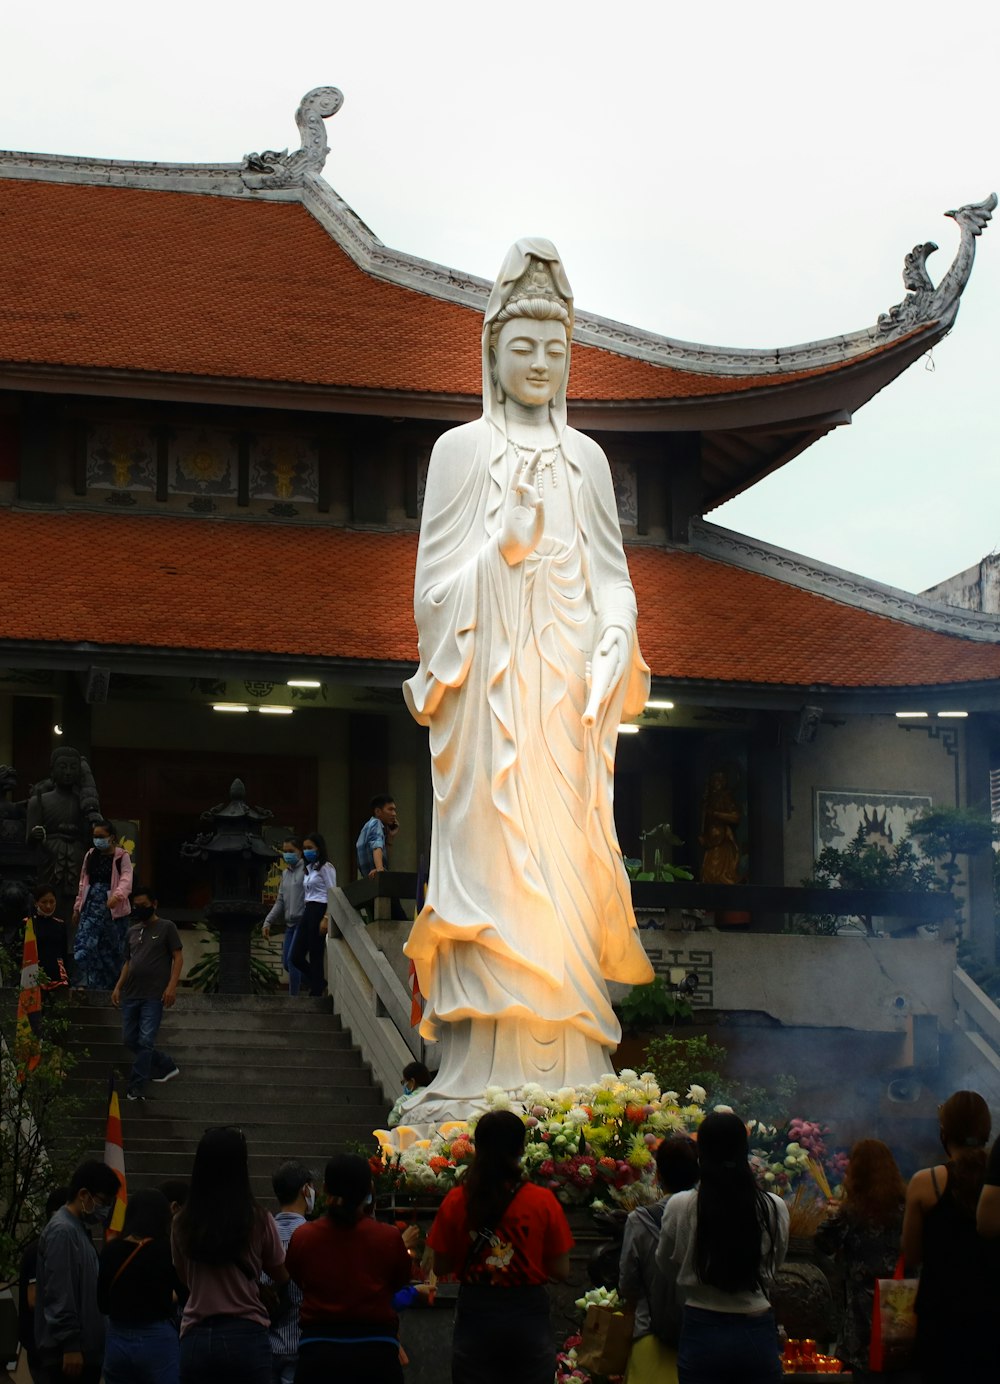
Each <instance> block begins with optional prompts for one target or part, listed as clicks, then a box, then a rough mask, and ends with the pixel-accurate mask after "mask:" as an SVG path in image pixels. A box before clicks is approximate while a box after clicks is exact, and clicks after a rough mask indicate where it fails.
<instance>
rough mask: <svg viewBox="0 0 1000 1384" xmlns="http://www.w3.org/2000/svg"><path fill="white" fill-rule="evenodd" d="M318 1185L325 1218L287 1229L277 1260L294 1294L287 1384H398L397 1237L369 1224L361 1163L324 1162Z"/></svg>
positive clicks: (403, 1256) (404, 1266)
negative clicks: (293, 1355) (294, 1336)
mask: <svg viewBox="0 0 1000 1384" xmlns="http://www.w3.org/2000/svg"><path fill="white" fill-rule="evenodd" d="M323 1186H324V1189H325V1191H326V1195H327V1209H326V1215H325V1216H319V1217H317V1219H316V1220H314V1221H311V1222H310V1223H309V1224H308V1225H304V1226H300V1227H299V1228H298V1229H297V1230H296V1231H295V1233H294V1235H293V1236H292V1238H291V1240H290V1241H289V1243H288V1253H287V1255H286V1257H285V1263H286V1266H287V1268H288V1274H289V1277H290V1278H291V1280H292V1282H293V1283H297V1284H298V1285H299V1287H300V1289H301V1290H302V1307H301V1311H300V1313H299V1321H300V1325H301V1330H302V1334H301V1336H300V1338H299V1364H298V1371H297V1373H296V1375H295V1384H327V1381H328V1380H331V1379H335V1380H336V1381H337V1384H403V1370H402V1367H401V1365H400V1360H399V1341H398V1339H397V1333H398V1330H399V1316H398V1314H397V1312H396V1308H395V1306H394V1304H393V1294H394V1293H397V1292H398V1291H399V1290H400V1289H401V1288H404V1287H405V1286H406V1285H407V1284H408V1283H409V1281H410V1277H411V1272H410V1256H409V1254H408V1253H407V1249H406V1245H405V1243H404V1241H403V1236H402V1235H401V1234H400V1232H399V1231H398V1230H397V1229H396V1227H395V1226H394V1225H382V1224H381V1223H380V1222H378V1221H376V1220H373V1219H372V1203H373V1201H374V1193H373V1189H372V1171H371V1168H370V1167H369V1166H368V1160H367V1158H362V1157H360V1156H359V1155H358V1154H353V1153H342V1154H338V1155H337V1156H336V1157H334V1158H331V1159H330V1161H329V1162H328V1163H327V1165H326V1172H325V1174H324V1178H323Z"/></svg>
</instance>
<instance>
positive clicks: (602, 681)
mask: <svg viewBox="0 0 1000 1384" xmlns="http://www.w3.org/2000/svg"><path fill="white" fill-rule="evenodd" d="M627 653H628V636H627V635H626V633H625V631H624V630H620V629H618V628H617V627H615V628H612V629H609V630H606V631H605V633H604V635H603V636H602V638H601V642H600V644H598V646H597V650H596V652H595V653H594V657H593V659H592V660H591V662H590V665H589V683H590V695H589V697H588V698H587V705H586V707H585V709H584V713H583V724H584V725H585V726H593V725H595V724H596V722H597V716H598V713H599V711H600V709H601V707H602V706H603V704H604V703H605V702H606V701H607V699H608V697H609V696H610V695H611V690H612V688H613V687H614V686H615V684H616V683H617V682H618V679H619V678H620V677H621V675H622V672H623V670H624V668H625V656H626V654H627Z"/></svg>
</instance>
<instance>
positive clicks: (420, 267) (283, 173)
mask: <svg viewBox="0 0 1000 1384" xmlns="http://www.w3.org/2000/svg"><path fill="white" fill-rule="evenodd" d="M343 99H344V98H343V95H342V93H341V92H340V91H339V90H338V89H337V88H336V87H329V86H325V87H317V88H314V89H313V90H312V91H310V92H307V93H306V95H305V96H304V97H303V98H302V101H301V102H300V104H299V107H298V109H297V111H296V113H295V119H296V123H297V125H298V129H299V134H300V140H301V145H300V148H299V149H297V150H295V151H294V152H292V153H289V152H288V151H287V150H282V151H281V152H278V151H275V150H264V151H262V152H261V153H252V154H247V155H245V156H244V158H243V160H242V162H241V163H239V164H236V163H231V164H230V163H223V164H172V163H150V162H140V161H130V160H118V159H90V158H75V157H70V156H65V155H62V156H61V155H45V154H29V153H16V152H10V153H4V152H0V177H8V178H30V179H39V180H51V181H59V182H90V183H101V184H105V185H111V186H121V187H144V188H155V189H160V190H167V191H176V192H201V193H209V194H212V195H216V196H234V197H245V198H251V199H265V200H281V201H289V200H293V201H300V202H301V203H302V204H303V205H304V206H305V207H306V208H307V209H308V210H309V211H310V212H311V214H312V215H313V216H314V217H315V218H316V220H318V221H319V222H320V223H321V224H322V225H323V227H324V228H325V229H326V230H327V232H328V233H329V234H330V235H331V237H332V238H333V239H334V240H335V241H336V242H337V244H338V245H339V246H340V247H341V248H342V249H343V250H344V252H345V253H346V254H348V255H349V256H350V257H351V258H352V259H353V260H354V261H355V263H356V264H357V265H358V266H359V268H361V269H363V270H364V271H365V272H367V273H369V274H371V275H372V276H373V277H377V278H381V279H385V280H387V281H389V282H391V283H395V284H398V285H401V286H404V287H407V288H410V289H413V290H416V291H417V292H420V293H425V294H428V295H430V296H433V297H438V298H443V299H445V300H447V301H451V302H455V303H460V304H462V305H464V306H469V307H475V308H477V309H480V310H481V309H482V308H483V306H484V305H485V301H486V298H487V296H488V294H489V291H490V284H489V283H488V282H487V281H486V280H484V279H480V278H479V277H477V276H475V275H469V274H463V273H460V272H459V271H457V270H455V269H451V268H449V267H447V266H445V265H440V264H435V263H433V262H432V261H429V260H423V259H420V258H418V257H416V256H413V255H407V254H404V253H403V252H401V251H398V250H392V249H390V248H388V247H387V246H386V245H384V244H383V243H382V241H380V240H379V239H378V237H377V236H376V235H375V234H374V233H373V232H372V231H371V229H370V228H369V227H368V226H367V225H366V224H365V223H364V221H362V219H361V218H360V217H359V216H358V215H357V213H356V212H355V211H354V210H353V209H352V208H351V207H350V206H349V205H348V204H347V203H346V202H345V201H344V199H343V198H342V197H340V196H339V194H338V193H337V192H336V191H335V190H334V189H333V188H332V187H331V186H330V185H329V184H328V183H327V182H326V181H325V180H324V179H323V177H322V176H321V175H322V170H323V167H324V164H325V162H326V156H327V154H328V153H329V146H328V145H327V142H326V132H325V125H324V121H325V120H327V119H328V118H329V117H330V116H332V115H335V114H336V113H337V111H338V110H339V109H340V107H341V105H342V104H343ZM996 205H997V198H996V194H995V193H994V194H992V195H991V196H990V197H988V198H986V199H985V200H984V201H983V202H979V203H975V204H969V205H966V206H963V207H960V208H958V209H957V210H953V211H948V212H946V213H945V215H947V216H949V217H951V218H952V219H953V220H954V221H955V222H956V223H957V224H958V226H959V229H960V232H961V235H960V241H959V247H958V251H957V253H956V256H955V259H954V261H953V262H952V265H951V267H950V268H949V269H948V271H947V273H946V274H945V275H944V277H943V278H942V279H941V281H940V282H939V283H938V285H937V286H935V285H934V284H933V282H932V281H931V279H930V276H929V275H928V272H927V264H926V262H927V258H928V256H929V255H930V254H931V253H932V252H933V251H935V250H936V249H937V248H938V247H937V246H936V245H935V244H934V243H933V242H932V241H926V242H924V243H923V244H919V245H916V246H914V248H913V250H912V251H911V252H910V253H909V254H908V255H907V256H906V260H905V263H904V269H903V282H904V286H905V287H906V290H907V292H906V296H905V297H904V298H903V299H902V300H901V301H900V302H899V303H897V304H895V305H894V306H893V307H892V308H890V309H889V311H888V312H885V313H883V314H882V315H881V316H880V317H879V318H878V321H877V322H876V323H875V325H873V326H870V327H865V328H862V329H861V330H860V331H854V332H848V333H845V334H841V335H839V336H834V337H828V338H826V339H824V340H820V341H810V342H804V343H802V344H800V345H796V346H788V347H776V348H773V349H757V348H750V349H744V348H733V347H725V346H711V345H703V344H699V343H695V342H689V341H680V340H676V339H674V338H671V337H666V336H660V335H658V334H656V333H653V332H648V331H643V330H642V329H640V328H636V327H632V326H629V325H627V324H625V323H621V322H616V321H614V320H613V319H610V318H605V317H601V316H598V315H595V314H590V313H586V312H578V313H577V315H576V333H575V335H576V337H577V339H578V340H579V341H580V342H581V343H582V344H585V345H590V346H596V347H599V348H603V349H604V350H609V351H613V352H615V353H616V354H619V355H624V356H631V357H634V358H635V359H637V360H642V361H646V362H648V363H650V364H654V365H661V366H669V367H673V368H674V369H678V370H684V371H690V372H692V373H695V374H702V375H710V376H718V377H720V378H721V379H724V378H725V377H726V376H731V377H740V376H744V377H745V376H748V375H749V376H766V375H774V376H776V377H778V378H780V377H781V376H784V375H789V374H795V373H798V372H802V371H807V370H808V371H812V370H821V369H823V368H825V367H836V366H838V365H843V364H847V363H849V362H851V361H853V360H854V359H855V358H857V357H859V356H862V355H865V354H867V353H869V352H871V351H872V350H873V349H875V350H877V349H878V348H880V347H882V346H890V345H892V344H893V343H895V342H896V341H897V340H899V339H901V338H903V337H908V336H910V335H912V333H913V332H914V331H915V330H919V329H921V328H923V327H925V326H928V325H930V324H931V323H935V322H936V323H938V324H939V325H940V327H941V329H942V330H943V331H947V330H948V328H949V327H950V326H951V324H952V322H953V321H954V319H955V316H956V314H957V312H958V305H959V300H960V298H961V295H962V292H963V290H964V288H965V285H966V283H967V282H968V279H969V275H970V273H971V270H972V264H973V260H974V258H975V241H976V238H977V237H978V236H979V235H980V234H981V233H982V231H983V229H984V228H985V226H986V224H987V222H988V221H989V220H990V218H991V214H992V212H993V210H994V208H995V207H996ZM724 392H725V391H724V390H720V393H724Z"/></svg>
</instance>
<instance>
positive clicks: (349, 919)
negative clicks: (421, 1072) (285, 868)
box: [326, 889, 423, 1100]
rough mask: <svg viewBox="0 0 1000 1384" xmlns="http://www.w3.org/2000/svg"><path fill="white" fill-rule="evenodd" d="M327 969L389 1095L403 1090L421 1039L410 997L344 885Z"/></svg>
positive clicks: (334, 895) (337, 999)
mask: <svg viewBox="0 0 1000 1384" xmlns="http://www.w3.org/2000/svg"><path fill="white" fill-rule="evenodd" d="M326 953H327V975H328V977H329V981H330V993H331V995H332V996H333V1007H334V1010H335V1012H336V1013H337V1014H338V1015H339V1016H340V1018H341V1020H342V1021H343V1023H344V1025H345V1027H347V1028H349V1029H350V1030H351V1034H352V1035H353V1038H354V1042H355V1043H356V1044H357V1046H358V1047H359V1048H360V1049H361V1052H362V1054H363V1056H364V1059H365V1061H366V1062H368V1063H369V1064H370V1066H371V1069H372V1074H373V1076H374V1077H375V1080H376V1081H377V1082H378V1083H379V1085H380V1086H381V1087H382V1095H383V1098H384V1099H386V1100H389V1099H394V1097H395V1093H398V1091H399V1082H400V1073H401V1072H402V1070H403V1068H404V1067H405V1066H406V1064H407V1063H408V1062H412V1061H413V1060H414V1058H418V1059H421V1060H422V1059H423V1043H422V1040H421V1038H420V1035H419V1034H418V1033H417V1030H416V1029H415V1028H411V1027H410V997H409V995H408V994H407V992H406V986H405V985H404V984H403V982H402V981H401V980H400V978H399V976H398V975H397V974H396V971H395V970H394V969H393V966H392V964H391V962H390V961H389V959H388V957H387V956H386V955H385V953H384V952H382V951H380V950H379V948H378V946H377V945H376V943H375V941H374V939H373V937H372V936H371V933H370V930H369V927H368V925H367V924H366V923H365V921H364V919H363V918H362V917H361V916H360V915H359V914H358V913H357V912H356V910H355V909H354V907H353V906H352V904H351V902H350V901H349V899H348V898H347V896H346V894H345V893H344V891H343V890H342V889H332V890H331V891H330V935H329V937H328V939H327V949H326Z"/></svg>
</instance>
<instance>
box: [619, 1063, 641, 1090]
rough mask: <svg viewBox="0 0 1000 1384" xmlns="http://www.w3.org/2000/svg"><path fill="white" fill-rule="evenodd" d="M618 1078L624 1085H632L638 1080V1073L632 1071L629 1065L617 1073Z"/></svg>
mask: <svg viewBox="0 0 1000 1384" xmlns="http://www.w3.org/2000/svg"><path fill="white" fill-rule="evenodd" d="M618 1080H619V1081H624V1083H625V1085H626V1086H634V1085H635V1084H636V1082H637V1081H638V1080H639V1073H638V1072H633V1070H632V1068H631V1067H626V1068H625V1070H624V1071H621V1072H619V1073H618Z"/></svg>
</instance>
